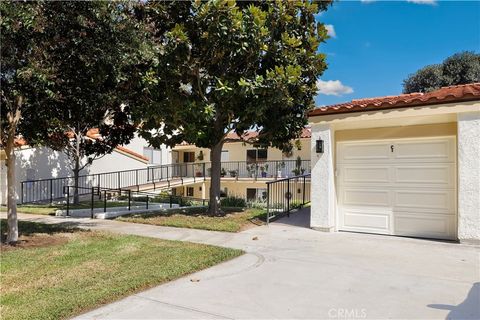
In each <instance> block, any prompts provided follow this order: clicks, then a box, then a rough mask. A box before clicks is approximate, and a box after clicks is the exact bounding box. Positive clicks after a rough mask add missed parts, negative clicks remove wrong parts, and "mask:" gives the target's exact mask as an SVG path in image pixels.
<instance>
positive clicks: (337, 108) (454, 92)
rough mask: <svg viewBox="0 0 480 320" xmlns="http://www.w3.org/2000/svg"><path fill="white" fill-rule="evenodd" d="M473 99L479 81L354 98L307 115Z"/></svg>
mask: <svg viewBox="0 0 480 320" xmlns="http://www.w3.org/2000/svg"><path fill="white" fill-rule="evenodd" d="M474 100H480V83H471V84H464V85H457V86H450V87H443V88H440V89H438V90H435V91H432V92H428V93H420V92H416V93H409V94H401V95H398V96H385V97H377V98H366V99H355V100H352V101H350V102H346V103H340V104H334V105H330V106H325V107H320V108H316V109H314V110H312V111H310V113H309V114H308V116H309V117H314V116H323V115H328V114H336V113H348V112H361V111H375V110H383V109H394V108H408V107H418V106H427V105H434V104H441V103H453V102H464V101H474Z"/></svg>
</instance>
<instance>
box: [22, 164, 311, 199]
mask: <svg viewBox="0 0 480 320" xmlns="http://www.w3.org/2000/svg"><path fill="white" fill-rule="evenodd" d="M221 173H222V174H221V175H222V177H224V178H230V179H239V178H242V179H243V178H253V179H268V178H270V179H280V178H286V177H292V176H298V175H303V174H307V173H310V161H309V160H302V161H298V160H284V161H282V160H278V161H261V162H260V161H259V162H247V161H227V162H222V170H221ZM210 176H211V163H210V162H200V163H177V164H170V165H161V166H152V167H148V168H143V169H134V170H124V171H114V172H104V173H97V174H87V175H81V176H80V177H79V180H78V193H79V194H80V195H82V194H87V193H89V192H90V191H88V190H89V188H92V187H96V188H109V189H126V188H131V189H133V190H135V189H136V190H137V191H139V190H140V188H142V190H148V189H149V188H151V189H156V188H159V187H161V188H169V187H173V186H174V185H175V186H178V185H183V184H184V183H186V182H187V179H188V183H191V182H197V181H203V180H206V179H207V178H208V177H210ZM159 183H160V185H159ZM72 185H74V178H73V177H71V176H70V177H62V178H52V179H40V180H29V181H22V182H21V190H20V201H21V203H32V202H53V201H54V200H57V199H61V198H63V197H64V193H63V190H64V187H66V186H72Z"/></svg>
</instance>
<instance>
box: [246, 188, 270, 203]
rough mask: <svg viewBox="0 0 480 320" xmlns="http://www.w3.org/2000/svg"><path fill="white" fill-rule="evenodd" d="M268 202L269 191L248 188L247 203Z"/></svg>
mask: <svg viewBox="0 0 480 320" xmlns="http://www.w3.org/2000/svg"><path fill="white" fill-rule="evenodd" d="M265 200H267V189H263V188H261V189H256V188H247V201H265Z"/></svg>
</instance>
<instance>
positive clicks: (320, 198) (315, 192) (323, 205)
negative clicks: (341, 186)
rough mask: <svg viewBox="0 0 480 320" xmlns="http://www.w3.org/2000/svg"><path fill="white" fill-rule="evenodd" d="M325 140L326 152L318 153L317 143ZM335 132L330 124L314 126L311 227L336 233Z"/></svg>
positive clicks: (312, 140) (312, 141)
mask: <svg viewBox="0 0 480 320" xmlns="http://www.w3.org/2000/svg"><path fill="white" fill-rule="evenodd" d="M317 140H323V144H324V152H323V153H316V141H317ZM334 150H335V141H334V131H333V129H332V128H331V126H330V125H329V124H313V125H312V139H311V165H312V183H311V191H310V192H311V195H310V198H311V202H312V205H311V214H310V227H311V228H313V229H316V230H320V231H326V232H331V231H335V210H336V197H335V183H334V181H335V176H334V173H335V172H334V162H333V159H334Z"/></svg>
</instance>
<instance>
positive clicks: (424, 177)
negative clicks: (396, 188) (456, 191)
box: [393, 164, 455, 188]
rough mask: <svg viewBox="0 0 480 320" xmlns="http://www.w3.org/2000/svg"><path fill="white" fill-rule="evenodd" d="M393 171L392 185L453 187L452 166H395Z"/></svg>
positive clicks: (453, 170) (453, 168)
mask: <svg viewBox="0 0 480 320" xmlns="http://www.w3.org/2000/svg"><path fill="white" fill-rule="evenodd" d="M393 170H394V171H393V172H394V174H393V178H394V180H393V182H394V183H399V184H412V185H417V186H418V185H428V186H431V187H440V188H453V187H454V185H455V165H454V164H444V165H400V166H395V167H394V169H393Z"/></svg>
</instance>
